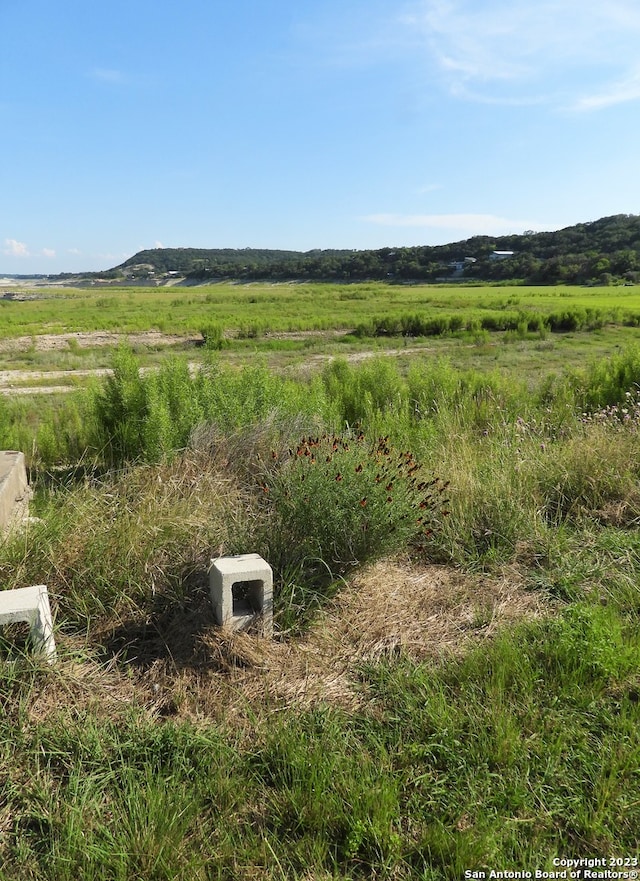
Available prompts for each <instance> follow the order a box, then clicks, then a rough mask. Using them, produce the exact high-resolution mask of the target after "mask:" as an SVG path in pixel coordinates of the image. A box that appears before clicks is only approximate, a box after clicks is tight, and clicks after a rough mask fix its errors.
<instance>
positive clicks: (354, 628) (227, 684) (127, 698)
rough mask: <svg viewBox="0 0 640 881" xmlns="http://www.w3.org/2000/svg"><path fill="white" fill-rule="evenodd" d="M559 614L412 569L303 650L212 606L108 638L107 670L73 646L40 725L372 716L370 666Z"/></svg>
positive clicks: (350, 590) (397, 570)
mask: <svg viewBox="0 0 640 881" xmlns="http://www.w3.org/2000/svg"><path fill="white" fill-rule="evenodd" d="M550 610H551V607H550V605H549V602H548V600H545V599H544V598H543V597H542V596H541V595H540V594H537V593H534V592H531V591H527V590H526V589H525V588H524V586H523V583H522V580H521V578H520V577H519V576H518V573H517V571H515V570H514V571H507V572H505V573H503V574H502V575H501V576H500V577H488V576H482V575H477V576H472V575H466V574H463V573H460V572H458V571H455V570H451V569H447V568H444V567H440V566H431V565H418V564H415V563H412V562H410V561H408V560H386V561H383V562H379V563H376V564H375V565H372V566H370V567H368V568H366V569H364V570H362V571H361V572H359V573H358V574H357V575H355V576H354V577H353V579H351V581H350V582H349V583H348V584H346V585H345V587H344V589H343V590H342V591H341V592H340V593H339V595H338V596H337V597H336V598H335V599H334V601H333V602H332V603H331V604H330V605H329V606H327V607H326V608H325V609H324V610H323V611H322V612H320V613H319V614H318V616H317V618H316V620H315V622H314V624H313V626H312V628H311V629H310V631H309V632H308V633H307V634H306V635H305V636H304V637H302V638H297V639H281V640H278V639H275V640H265V639H262V638H259V637H255V636H253V635H251V634H248V633H232V632H228V631H225V630H221V629H220V628H218V627H216V626H215V624H214V622H213V618H212V614H211V610H210V608H209V603H208V598H207V597H206V596H204V595H202V596H200V597H199V598H198V599H197V601H196V602H195V604H194V605H193V606H192V607H191V608H190V609H189V610H186V611H185V610H182V611H180V612H178V613H174V614H172V616H171V617H170V618H167V619H165V620H158V621H155V622H151V623H148V624H144V625H142V628H141V627H140V625H137V629H136V627H132V628H131V630H130V631H128V632H127V631H126V629H125V630H124V631H123V629H122V628H119V630H118V631H117V632H116V631H115V630H112V631H111V632H110V633H105V634H102V637H103V638H102V639H101V640H99V641H100V642H101V643H102V645H103V646H104V645H109V646H110V647H111V652H112V654H111V659H110V660H109V661H108V662H106V663H105V662H101V663H99V662H98V661H97V660H95V655H94V659H93V660H80V661H78V660H77V659H76V660H64V658H65V655H67V657H69V656H70V654H69V653H70V652H73V650H74V648H75V649H76V650H78V649H81V646H79V645H78V643H77V640H76V642H75V643H74V642H73V641H72V640H70V639H68V638H67V639H64V638H63V639H62V640H61V642H60V648H61V655H62V658H63V660H62V661H61V663H60V664H59V665H58V668H57V669H56V670H55V671H53V672H52V673H51V675H50V677H48V682H47V683H46V687H43V688H42V689H41V690H40V691H39V692H38V693H37V694H34V696H33V699H32V700H31V701H30V715H31V716H32V717H34V718H38V719H41V718H42V717H43V716H45V715H47V714H48V713H49V712H51V711H52V710H54V709H59V708H60V707H61V706H66V707H67V708H68V709H69V710H70V711H71V712H73V713H82V712H85V711H88V710H90V711H91V712H92V713H93V714H96V715H101V716H113V715H116V716H117V715H119V714H120V713H122V712H123V711H126V709H127V708H128V707H131V706H137V707H142V708H144V709H145V710H146V711H147V712H148V713H149V714H150V715H151V716H153V717H155V718H157V719H162V718H169V717H172V718H183V719H190V720H192V721H205V720H211V719H218V720H220V719H223V718H225V719H227V720H228V721H231V720H242V719H246V718H247V717H255V716H256V715H261V714H263V713H265V712H266V713H271V712H279V711H282V710H283V709H286V708H287V707H296V706H297V707H311V706H313V705H318V704H330V705H333V706H337V707H340V708H342V709H345V710H347V711H352V710H356V709H358V708H362V707H364V706H366V704H367V694H366V691H364V690H363V687H362V685H361V682H360V681H359V676H358V668H359V666H360V665H362V664H363V663H366V662H375V661H377V660H379V659H383V658H387V657H407V658H411V659H413V660H417V661H420V660H426V659H430V658H432V659H437V658H441V657H444V656H451V655H457V654H460V653H462V652H464V651H465V650H467V649H468V648H469V647H470V646H472V645H474V644H477V643H478V642H479V641H481V640H485V639H490V638H491V637H492V636H493V635H494V634H495V633H496V632H497V631H498V630H499V629H500V628H501V627H504V626H508V625H509V624H512V623H514V622H516V621H519V620H522V619H524V618H532V617H539V616H542V615H545V614H548V613H549V611H550ZM95 636H96V634H94V635H93V637H92V638H95ZM89 651H91V649H89Z"/></svg>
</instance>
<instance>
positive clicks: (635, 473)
mask: <svg viewBox="0 0 640 881" xmlns="http://www.w3.org/2000/svg"><path fill="white" fill-rule="evenodd" d="M183 298H184V299H183ZM636 316H640V291H639V290H638V288H634V287H615V288H563V287H558V288H524V287H496V288H489V287H482V288H472V287H468V288H467V287H448V288H445V287H440V286H428V287H427V286H385V285H381V284H362V285H344V286H338V285H326V286H323V285H272V286H267V285H235V286H234V285H216V286H211V287H206V288H205V287H202V288H200V287H197V288H189V289H177V288H174V289H171V290H169V289H166V290H165V289H154V290H146V289H131V290H119V289H109V290H100V291H97V290H95V289H90V290H88V291H80V290H74V291H68V292H67V291H65V292H63V291H59V292H56V296H55V298H53V299H51V300H42V301H39V300H38V301H25V302H13V301H9V302H5V301H2V302H1V306H0V338H1V339H5V340H10V339H12V338H17V337H23V336H26V337H29V336H33V337H34V341H33V345H31V346H30V347H28V348H26V349H23V350H22V351H19V352H13V353H12V352H9V351H4V353H3V354H2V355H1V358H2V362H1V366H2V369H12V370H17V369H18V368H19V369H20V370H27V371H36V370H37V371H40V372H42V373H43V374H44V376H43V377H41V378H40V379H38V380H37V381H38V382H40V381H42V382H47V375H46V374H47V372H51V371H54V370H59V371H60V370H69V371H80V370H82V369H83V368H86V369H90V370H91V369H93V370H97V369H102V368H105V367H108V368H109V371H110V372H109V373H108V374H106V375H94V376H91V375H90V376H86V377H85V376H82V377H80V376H79V377H78V387H77V388H74V390H73V391H69V392H66V393H64V394H63V393H60V394H47V395H45V394H35V395H33V394H30V395H26V394H22V393H21V391H22V388H23V386H22V385H21V383H26V382H29V383H30V385H33V383H34V382H35V381H36V380H34V379H28V378H26V377H22V378H17V379H16V380H15V382H16V384H15V385H14V388H13V390H12V394H10V395H5V396H3V397H1V398H0V435H1V436H0V442H1V443H2V446H3V447H4V448H18V449H22V450H23V451H24V452H25V455H26V457H27V461H28V465H29V469H30V476H31V482H32V485H33V487H34V491H35V496H34V499H33V501H32V503H31V513H32V515H33V519H32V520H30V521H29V523H28V524H27V525H26V526H25V527H24V528H23V529H21V530H16V531H13V532H11V533H10V534H9V535H8V536H6V537H4V539H3V541H2V543H1V544H0V573H1V576H2V584H3V587H4V588H5V589H10V588H16V587H22V586H27V585H30V584H39V583H46V584H47V585H48V588H49V593H50V596H51V600H52V606H53V609H54V613H55V617H56V640H57V645H58V653H59V662H58V664H57V665H56V666H55V667H48V666H47V665H46V664H43V663H41V662H40V661H39V660H38V659H37V657H34V656H33V655H32V654H31V653H30V652H29V651H28V650H27V649H28V646H25V644H24V642H25V635H24V633H23V632H21V630H20V628H18V627H16V628H4V630H3V633H2V634H0V635H1V636H2V643H1V644H0V651H1V652H2V656H3V658H7V659H8V660H7V663H4V664H3V665H2V666H1V667H0V732H1V736H0V879H7V881H9V879H11V881H22V879H25V881H26V879H38V881H40V879H52V881H54V879H55V881H63V879H77V878H82V879H104V881H112V879H116V881H120V879H122V881H125V879H126V881H129V879H138V878H139V879H143V878H144V879H145V881H146V879H167V881H168V879H182V878H184V879H283V878H287V879H288V878H291V879H305V881H311V879H314V881H315V879H323V881H324V879H330V878H335V879H337V878H340V879H343V878H344V879H358V878H376V879H405V878H406V879H413V878H416V879H424V881H440V879H443V881H444V879H447V881H449V879H451V881H453V879H460V878H464V877H465V871H467V872H487V873H488V872H489V871H490V870H495V871H530V872H532V873H534V872H535V870H536V869H538V870H540V871H546V872H549V871H552V870H553V869H554V863H553V860H554V859H555V858H565V859H566V858H574V859H580V858H593V857H600V858H603V857H604V858H607V859H609V858H612V859H616V858H620V859H622V860H623V862H624V860H627V861H628V862H627V864H626V866H623V869H622V870H623V871H624V870H627V869H629V870H634V869H635V868H636V867H637V859H638V858H639V857H640V833H639V831H638V830H640V636H639V634H640V629H639V627H638V624H639V623H640V586H639V585H640V531H639V530H638V525H639V524H640V347H638V345H637V339H636V337H637V334H638V333H640V331H639V330H638V329H637V328H636V325H637V324H638V320H636ZM443 318H444V319H446V321H439V323H438V321H436V319H443ZM639 320H640V319H639ZM98 330H110V331H112V332H118V333H133V332H134V331H135V332H143V331H151V330H160V331H162V332H165V333H171V334H179V335H181V334H184V336H185V342H184V344H179V345H176V346H172V347H170V348H167V349H162V350H160V349H158V348H155V347H152V346H149V347H147V346H145V345H144V344H142V343H137V344H136V345H135V346H120V347H118V348H117V349H115V350H114V349H108V348H104V347H101V348H99V347H94V348H92V347H91V346H89V347H88V348H84V347H82V348H80V347H79V346H71V347H67V349H66V350H65V349H60V350H47V351H44V350H42V349H39V348H38V345H37V338H38V336H39V335H41V334H43V333H47V334H59V333H72V332H89V331H98ZM203 331H205V333H204V336H205V337H206V340H205V344H204V345H200V346H199V347H194V346H193V344H192V343H189V342H188V340H187V338H189V337H192V336H194V335H199V334H202V332H203ZM303 331H306V332H308V331H318V333H317V334H315V335H311V336H298V337H295V336H292V337H288V336H281V335H279V334H292V335H294V334H301V333H302V332H303ZM338 331H339V332H340V333H337V332H338ZM190 362H195V368H194V365H193V364H191V366H190ZM141 368H145V369H141ZM16 376H17V374H16ZM52 376H53V375H52ZM58 381H59V378H56V379H54V378H51V379H50V384H51V385H57V384H58ZM67 381H68V379H64V382H67ZM248 551H256V552H259V553H261V554H262V555H263V556H264V557H265V559H267V560H268V561H269V562H270V563H271V565H272V566H273V569H274V578H275V584H274V587H275V595H274V602H275V612H274V615H275V621H274V623H275V637H274V640H273V641H265V640H262V639H260V638H255V637H253V636H252V635H250V634H249V635H247V634H237V635H235V636H234V635H230V634H227V633H225V632H223V631H220V630H219V629H218V628H216V627H215V626H214V624H213V620H212V613H211V609H210V605H209V600H208V575H207V570H208V566H209V561H210V559H211V557H215V556H218V555H222V554H234V553H243V552H248ZM614 868H615V866H614ZM617 868H618V870H620V866H618V867H617ZM638 871H640V868H639V869H638ZM487 877H488V875H487ZM581 877H582V876H581ZM585 877H586V876H585Z"/></svg>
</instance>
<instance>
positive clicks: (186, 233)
mask: <svg viewBox="0 0 640 881" xmlns="http://www.w3.org/2000/svg"><path fill="white" fill-rule="evenodd" d="M0 35H1V37H2V41H1V45H2V50H1V51H0V273H25V274H26V273H30V272H33V273H36V272H49V273H55V272H61V271H70V272H73V271H82V270H97V269H107V268H109V267H111V266H113V265H115V264H117V263H120V262H121V261H122V260H124V259H126V258H127V257H129V256H131V255H132V254H134V253H135V252H136V251H138V250H139V249H141V248H150V247H205V248H206V247H210V248H215V247H232V248H242V247H256V248H285V249H295V250H309V249H312V248H357V249H361V248H379V247H384V246H385V245H390V246H401V245H416V244H441V243H444V242H451V241H456V240H458V239H463V238H467V237H469V236H471V235H475V234H489V235H500V234H503V233H508V232H523V231H524V230H525V229H533V230H549V229H558V228H560V227H564V226H568V225H570V224H572V223H577V222H581V221H588V220H596V219H597V218H599V217H603V216H605V215H609V214H618V213H629V214H637V213H640V172H639V169H638V150H639V148H638V144H639V142H640V137H639V136H640V52H639V51H638V46H639V45H640V4H638V2H637V0H607V3H606V4H604V3H602V4H596V3H588V2H587V3H585V2H584V0H538V2H536V3H532V2H531V0H526V2H524V0H407V2H405V0H340V2H338V0H271V2H267V0H234V2H228V0H225V2H221V0H182V2H180V3H162V2H157V0H154V2H151V0H126V2H124V0H110V2H109V3H105V2H102V0H94V2H90V3H89V2H87V0H64V2H62V3H51V2H50V0H0Z"/></svg>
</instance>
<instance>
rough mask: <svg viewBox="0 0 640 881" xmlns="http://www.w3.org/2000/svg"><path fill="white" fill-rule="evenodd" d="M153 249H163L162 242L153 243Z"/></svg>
mask: <svg viewBox="0 0 640 881" xmlns="http://www.w3.org/2000/svg"><path fill="white" fill-rule="evenodd" d="M153 247H154V248H164V245H163V244H162V242H154V245H153Z"/></svg>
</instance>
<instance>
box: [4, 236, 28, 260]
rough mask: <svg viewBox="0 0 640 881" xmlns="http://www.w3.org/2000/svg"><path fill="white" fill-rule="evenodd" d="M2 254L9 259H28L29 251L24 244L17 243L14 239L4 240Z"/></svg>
mask: <svg viewBox="0 0 640 881" xmlns="http://www.w3.org/2000/svg"><path fill="white" fill-rule="evenodd" d="M4 243H5V246H6V247H5V249H4V253H5V254H8V255H9V257H29V256H30V254H29V249H28V248H27V246H26V245H25V243H24V242H18V241H17V240H16V239H5V240H4Z"/></svg>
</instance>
